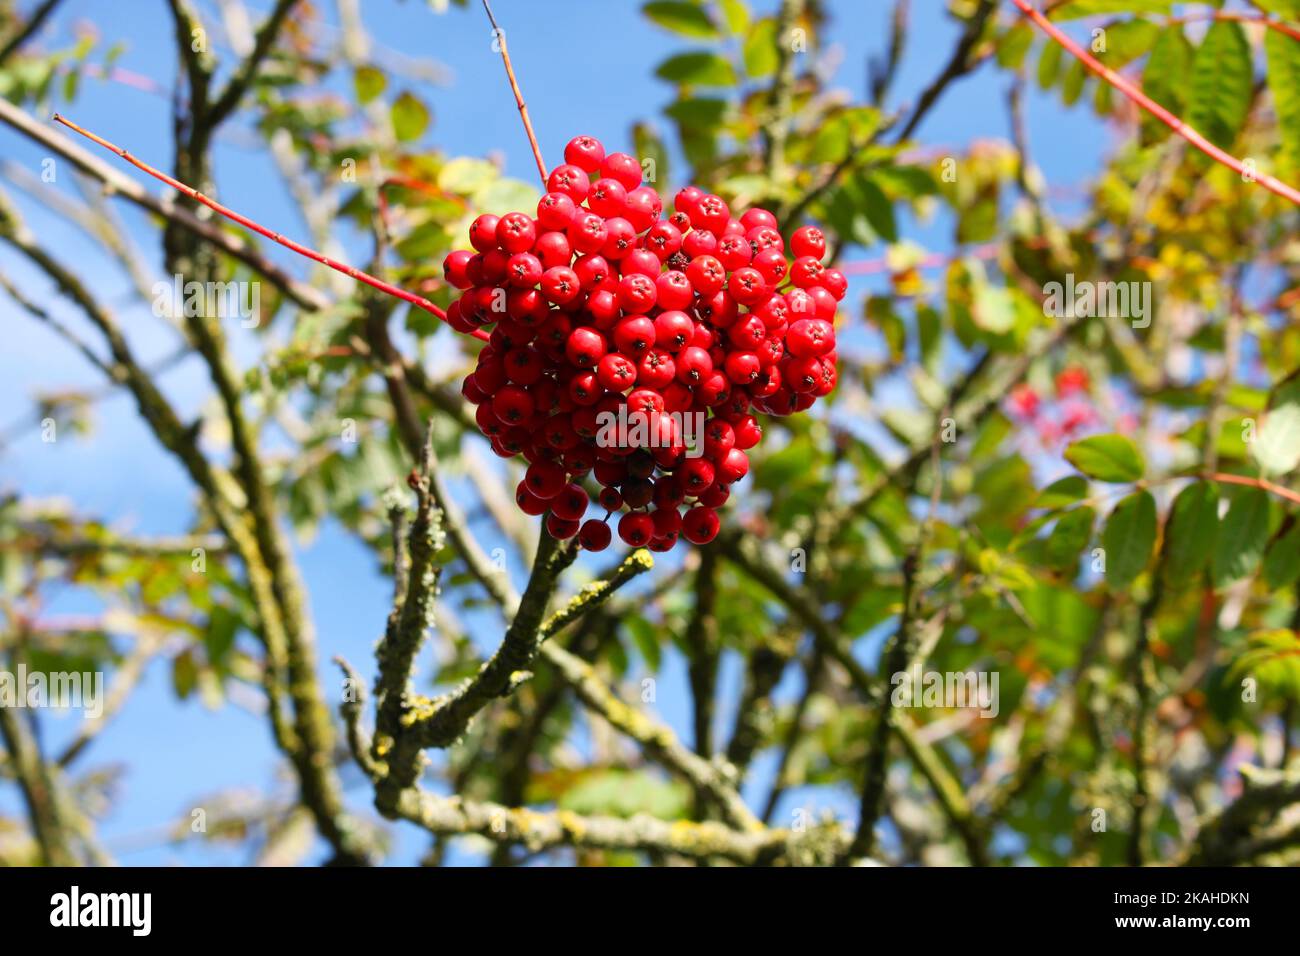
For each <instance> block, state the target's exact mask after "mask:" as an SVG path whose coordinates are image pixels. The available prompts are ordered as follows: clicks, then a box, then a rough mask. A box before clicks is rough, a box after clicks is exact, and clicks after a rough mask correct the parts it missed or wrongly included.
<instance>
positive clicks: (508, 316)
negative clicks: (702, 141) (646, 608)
mask: <svg viewBox="0 0 1300 956" xmlns="http://www.w3.org/2000/svg"><path fill="white" fill-rule="evenodd" d="M564 158H565V163H564V164H563V165H561V166H557V167H556V168H555V169H554V170H553V171H552V172H551V174H550V177H549V178H548V180H547V184H546V185H547V189H548V190H549V191H548V192H547V193H546V195H545V196H543V197H542V199H541V201H540V202H539V203H538V204H537V215H536V217H533V216H529V215H527V214H525V213H521V212H512V213H507V214H506V215H504V216H501V217H499V218H498V217H497V216H492V215H482V216H479V217H478V218H477V219H475V220H474V222H473V224H472V225H471V226H470V230H469V238H470V244H471V245H472V246H473V247H474V250H475V251H473V252H471V251H469V250H463V249H462V250H457V251H455V252H452V253H451V254H450V255H449V256H447V259H446V261H445V262H444V263H443V269H444V272H445V275H446V277H447V281H448V282H450V283H451V284H452V285H453V286H455V287H456V288H457V289H461V290H464V292H463V294H462V295H461V296H460V297H459V298H458V299H456V300H455V301H454V302H452V304H451V307H450V308H449V309H448V310H447V320H448V322H449V323H450V324H451V325H452V327H453V328H455V329H457V330H459V331H462V332H470V331H472V330H474V329H476V328H483V327H485V326H489V325H493V324H495V328H494V329H493V330H492V333H491V337H490V339H489V341H488V344H487V345H486V346H485V347H484V348H483V350H482V351H481V352H480V353H479V357H478V365H477V367H476V368H475V370H474V371H473V372H472V373H471V374H470V375H469V376H468V377H467V378H466V379H465V384H464V388H463V392H464V395H465V397H466V399H468V400H469V401H470V402H472V403H473V404H474V405H476V406H477V413H476V420H477V422H478V425H479V428H480V429H481V430H482V432H483V434H484V435H486V436H487V437H488V438H489V439H490V440H491V442H492V448H493V450H494V451H495V452H496V453H497V454H498V455H501V456H502V457H513V456H515V455H523V456H524V457H525V458H526V459H527V461H528V462H529V466H528V470H527V472H526V473H525V475H524V479H523V481H522V482H521V483H520V485H519V488H518V490H517V492H516V500H517V502H518V504H519V507H520V508H521V509H522V510H523V511H524V512H525V513H527V514H531V515H541V514H544V513H548V512H549V514H548V516H547V519H546V527H547V529H548V530H549V531H550V533H551V534H552V535H554V536H555V537H557V538H570V537H572V536H573V535H575V534H576V535H578V536H579V541H580V542H581V544H582V546H583V547H584V548H587V549H588V550H591V551H601V550H603V549H604V548H606V547H607V546H608V545H609V543H610V540H611V538H612V533H611V531H610V527H609V518H610V516H611V515H612V514H614V513H616V512H619V511H622V510H623V509H624V508H626V509H627V512H626V513H625V514H623V516H622V517H621V518H620V519H619V522H618V533H619V537H621V538H622V539H623V540H624V541H625V542H627V543H628V544H630V545H633V546H642V545H644V546H646V547H649V548H650V549H652V550H656V551H666V550H668V549H670V548H671V547H672V546H673V545H674V544H675V543H676V542H677V538H678V535H679V534H680V535H683V536H685V537H686V539H687V540H688V541H691V542H694V543H696V544H704V543H706V542H708V541H711V540H712V539H713V538H714V536H715V535H716V534H717V533H718V524H719V522H718V515H717V509H718V508H719V507H720V506H721V505H722V504H723V503H724V502H725V501H726V500H727V498H728V496H729V495H730V486H731V485H732V484H733V483H734V482H736V481H738V480H740V479H741V478H743V477H744V476H745V474H746V472H748V470H749V458H748V456H747V455H746V454H745V450H746V449H749V448H752V447H753V446H754V445H755V444H757V443H758V441H759V439H760V438H761V437H762V430H761V428H760V427H759V424H758V422H757V420H756V419H755V418H754V415H753V412H761V413H765V414H770V415H789V414H791V413H793V412H798V411H803V410H804V409H806V408H808V407H809V406H810V405H812V404H813V402H814V401H816V400H817V398H818V397H820V396H824V395H827V394H829V393H830V391H831V390H832V389H833V388H834V387H835V378H836V359H835V331H834V327H833V325H832V321H833V319H834V317H835V310H836V303H837V302H838V301H839V300H840V299H843V298H844V295H845V293H846V291H847V282H846V281H845V278H844V276H843V274H842V273H840V272H839V270H837V269H828V268H826V267H825V266H824V265H823V264H822V261H821V260H822V258H823V257H824V256H825V253H826V240H825V238H824V237H823V235H822V233H821V231H820V230H818V229H816V228H815V227H812V226H804V227H802V228H800V229H797V230H796V231H795V232H794V234H793V236H792V237H791V240H790V250H789V251H790V257H792V258H793V261H791V258H790V257H787V255H786V250H785V241H784V239H783V237H782V236H781V233H780V232H779V231H778V229H777V221H776V217H775V216H773V215H772V214H771V213H770V212H768V211H767V210H765V209H757V208H755V209H750V210H748V211H746V212H745V213H744V214H743V215H741V216H740V218H738V219H737V218H733V216H732V213H731V210H730V209H729V208H728V207H727V204H726V202H724V201H723V200H722V199H720V198H719V197H718V196H714V195H710V194H706V193H704V192H702V191H701V190H700V189H697V188H696V187H694V186H688V187H687V188H685V189H683V190H681V191H680V192H679V193H677V195H676V197H675V198H674V199H673V207H674V210H675V211H674V212H673V213H672V215H670V216H668V217H666V218H664V217H663V216H662V214H663V201H662V199H661V198H660V196H659V194H658V192H656V191H655V189H654V188H653V187H651V186H648V185H642V182H641V166H640V164H639V163H637V161H636V160H635V159H633V158H632V157H631V156H628V155H626V154H625V153H609V154H606V153H605V148H604V146H602V145H601V143H600V142H599V141H598V140H596V139H593V138H592V137H590V136H579V137H577V138H575V139H573V140H571V141H570V142H569V144H568V145H567V146H566V147H565V150H564ZM637 417H639V418H640V421H641V423H642V424H643V425H644V427H642V428H640V429H639V430H638V429H637V428H632V429H625V432H624V434H625V435H630V436H634V437H632V438H631V439H629V440H619V441H610V440H608V435H609V434H610V433H609V432H606V431H604V426H605V424H606V423H610V422H612V421H614V420H617V421H619V422H628V421H631V420H634V419H635V418H637ZM689 422H699V423H701V424H702V431H703V434H702V435H696V436H694V437H696V439H697V441H696V445H695V446H694V447H690V448H688V446H687V441H688V439H689V438H691V437H692V436H691V435H690V434H688V432H691V431H693V430H692V429H690V428H688V427H687V424H686V423H689ZM603 439H604V440H603ZM588 473H590V474H592V475H593V476H594V478H595V480H596V482H597V483H599V484H600V486H601V488H602V490H601V491H600V493H599V495H598V496H597V503H598V504H599V506H600V507H601V508H602V509H604V511H605V517H604V519H595V518H591V519H588V520H586V521H585V523H584V522H583V518H584V516H585V515H586V513H587V508H588V504H589V501H588V495H587V492H586V491H585V490H584V488H583V487H582V485H581V484H579V483H578V482H579V481H580V480H581V479H582V478H583V477H584V476H586V475H587V474H588ZM652 505H653V509H654V510H649V508H650V506H652ZM683 506H685V507H686V510H685V512H684V513H683V512H682V511H681V510H679V509H681V508H682V507H683Z"/></svg>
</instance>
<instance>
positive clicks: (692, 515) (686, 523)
mask: <svg viewBox="0 0 1300 956" xmlns="http://www.w3.org/2000/svg"><path fill="white" fill-rule="evenodd" d="M720 524H721V522H719V521H718V513H717V512H716V511H714V510H713V509H712V508H709V507H706V506H704V505H696V506H695V507H694V508H692V509H690V510H689V511H687V512H686V514H685V515H683V516H682V534H683V535H685V536H686V540H687V541H689V542H691V543H692V544H708V543H709V542H710V541H712V540H713V539H714V538H716V537H717V536H718V528H719V526H720Z"/></svg>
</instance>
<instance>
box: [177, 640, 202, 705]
mask: <svg viewBox="0 0 1300 956" xmlns="http://www.w3.org/2000/svg"><path fill="white" fill-rule="evenodd" d="M198 683H199V668H198V665H197V664H195V662H194V655H193V654H191V653H190V652H189V651H181V652H180V653H179V654H177V655H176V656H175V657H173V658H172V689H173V690H174V691H175V692H176V696H177V697H179V698H180V699H181V700H184V699H185V698H186V697H189V696H190V694H192V693H194V688H195V687H196V686H198Z"/></svg>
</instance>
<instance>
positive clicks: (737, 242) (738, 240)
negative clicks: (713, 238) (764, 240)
mask: <svg viewBox="0 0 1300 956" xmlns="http://www.w3.org/2000/svg"><path fill="white" fill-rule="evenodd" d="M717 257H718V261H719V262H721V263H722V265H723V268H725V269H727V270H729V271H735V270H736V269H739V268H741V267H742V266H747V265H749V262H750V260H751V259H753V258H754V250H753V249H752V248H751V247H750V245H749V242H748V241H746V239H745V237H744V236H723V237H722V239H720V240H719V241H718V251H717Z"/></svg>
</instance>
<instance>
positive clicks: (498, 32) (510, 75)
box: [483, 0, 546, 189]
mask: <svg viewBox="0 0 1300 956" xmlns="http://www.w3.org/2000/svg"><path fill="white" fill-rule="evenodd" d="M483 9H484V10H485V11H487V16H488V22H489V23H491V24H492V31H493V35H494V36H495V37H496V40H497V42H498V43H499V44H501V62H503V63H504V64H505V65H506V78H507V79H508V80H510V89H511V90H512V91H514V94H515V105H516V106H518V107H519V116H520V118H521V119H523V121H524V132H526V133H527V134H528V145H530V146H531V147H532V148H533V159H535V160H536V161H537V172H538V173H540V174H541V177H542V188H543V189H545V188H546V163H545V162H544V161H543V160H542V148H541V147H540V146H538V145H537V134H536V133H534V132H533V121H532V120H531V119H529V117H528V104H527V103H525V102H524V94H523V93H522V92H520V90H519V80H517V79H516V78H515V68H514V65H513V64H512V63H511V62H510V51H509V50H508V49H507V48H506V31H505V30H502V29H501V28H500V27H499V26H497V18H496V17H495V16H493V14H492V6H491V4H489V3H488V0H483Z"/></svg>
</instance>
